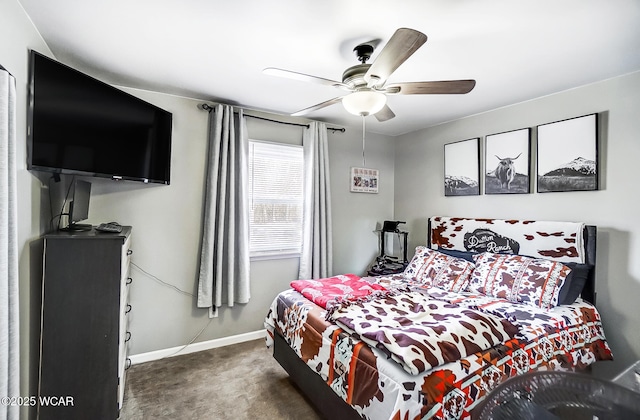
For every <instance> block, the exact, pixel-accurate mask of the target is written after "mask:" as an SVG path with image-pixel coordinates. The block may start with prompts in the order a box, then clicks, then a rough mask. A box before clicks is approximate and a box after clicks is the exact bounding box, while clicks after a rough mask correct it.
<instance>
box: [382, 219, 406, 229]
mask: <svg viewBox="0 0 640 420" xmlns="http://www.w3.org/2000/svg"><path fill="white" fill-rule="evenodd" d="M404 223H406V222H401V221H399V220H385V221H384V222H383V224H382V231H383V232H399V229H398V225H400V224H404Z"/></svg>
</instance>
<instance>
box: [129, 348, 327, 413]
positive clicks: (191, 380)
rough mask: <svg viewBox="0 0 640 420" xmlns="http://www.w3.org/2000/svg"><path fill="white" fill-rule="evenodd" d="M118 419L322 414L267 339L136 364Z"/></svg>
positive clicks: (132, 369) (130, 371) (130, 376)
mask: <svg viewBox="0 0 640 420" xmlns="http://www.w3.org/2000/svg"><path fill="white" fill-rule="evenodd" d="M120 419H125V420H130V419H136V420H137V419H216V420H226V419H229V420H238V419H292V420H293V419H296V420H299V419H305V420H306V419H309V420H314V419H321V417H320V415H319V414H318V413H317V412H316V411H315V410H314V409H313V407H312V406H311V404H310V403H309V402H308V401H307V400H306V399H305V398H304V397H303V396H302V395H301V394H300V392H299V391H298V389H297V388H296V387H295V386H294V385H293V384H292V382H290V381H289V376H288V375H287V373H286V372H285V371H284V369H282V367H280V365H279V364H278V362H276V361H275V360H274V359H273V356H272V349H267V348H266V346H265V344H264V340H255V341H250V342H246V343H240V344H235V345H232V346H227V347H221V348H217V349H213V350H207V351H202V352H198V353H192V354H187V355H184V356H177V357H171V358H167V359H162V360H158V361H153V362H148V363H142V364H139V365H135V366H132V367H131V368H130V369H129V370H128V372H127V383H126V389H125V399H124V405H123V407H122V410H121V412H120Z"/></svg>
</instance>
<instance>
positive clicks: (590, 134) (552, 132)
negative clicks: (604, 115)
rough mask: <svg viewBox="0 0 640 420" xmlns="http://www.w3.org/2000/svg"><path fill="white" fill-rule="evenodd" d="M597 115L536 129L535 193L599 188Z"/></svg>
mask: <svg viewBox="0 0 640 420" xmlns="http://www.w3.org/2000/svg"><path fill="white" fill-rule="evenodd" d="M597 146H598V114H590V115H585V116H582V117H577V118H572V119H568V120H563V121H558V122H554V123H549V124H544V125H539V126H538V192H562V191H593V190H597V189H598V147H597Z"/></svg>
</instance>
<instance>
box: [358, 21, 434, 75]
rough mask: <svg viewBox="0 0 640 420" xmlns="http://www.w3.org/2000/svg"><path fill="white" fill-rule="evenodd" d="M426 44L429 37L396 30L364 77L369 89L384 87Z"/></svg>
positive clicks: (413, 30) (406, 30)
mask: <svg viewBox="0 0 640 420" xmlns="http://www.w3.org/2000/svg"><path fill="white" fill-rule="evenodd" d="M425 42H427V36H426V35H425V34H423V33H422V32H419V31H416V30H415V29H409V28H400V29H398V30H396V32H395V33H394V34H393V36H392V37H391V39H390V40H389V42H387V45H385V46H384V48H382V51H380V54H378V57H377V58H376V59H375V61H374V62H373V64H371V67H370V68H369V70H368V71H367V74H365V76H364V79H365V80H366V81H367V84H368V85H369V87H375V86H377V87H380V86H382V85H383V84H384V82H386V80H387V79H388V78H389V76H391V73H393V72H394V71H395V70H396V69H397V68H398V67H400V65H401V64H402V63H404V62H405V60H406V59H407V58H409V57H410V56H411V55H412V54H413V53H414V52H416V50H417V49H418V48H420V47H421V46H422V44H424V43H425Z"/></svg>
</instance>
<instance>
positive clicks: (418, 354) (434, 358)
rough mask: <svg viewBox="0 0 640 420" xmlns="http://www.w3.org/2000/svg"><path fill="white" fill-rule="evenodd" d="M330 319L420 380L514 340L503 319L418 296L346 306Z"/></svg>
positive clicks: (401, 294)
mask: <svg viewBox="0 0 640 420" xmlns="http://www.w3.org/2000/svg"><path fill="white" fill-rule="evenodd" d="M329 317H330V320H331V321H333V322H335V323H336V324H338V326H340V327H342V328H343V329H345V330H346V331H348V332H350V333H352V334H357V337H359V338H360V339H361V340H362V341H364V342H365V343H367V344H369V345H370V346H372V347H376V348H378V349H380V350H382V351H383V352H384V353H385V354H386V355H387V357H389V358H391V359H393V360H395V361H396V362H398V363H399V364H400V365H401V366H402V367H403V368H404V370H406V371H407V372H408V373H410V374H413V375H417V374H419V373H422V372H425V371H427V370H429V369H432V368H434V367H437V366H440V365H443V364H445V363H448V362H453V361H456V360H459V359H461V358H463V357H466V356H468V355H470V354H474V353H477V352H480V351H483V350H486V349H489V348H491V347H494V346H496V345H498V344H500V343H504V342H507V341H509V340H511V339H512V338H513V337H514V336H515V335H516V333H517V332H518V328H517V327H516V326H515V325H513V324H512V323H511V322H509V321H508V320H506V319H504V318H500V317H498V316H494V315H492V314H490V313H484V312H480V311H477V310H475V309H472V308H468V307H463V306H459V305H457V304H454V303H449V302H445V301H442V300H436V299H433V298H431V297H430V296H429V295H428V294H426V293H421V292H419V291H401V292H398V293H397V294H394V295H388V296H384V297H373V298H370V299H361V300H359V301H346V302H342V303H341V304H340V306H339V307H336V308H332V311H331V313H330V315H329Z"/></svg>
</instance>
